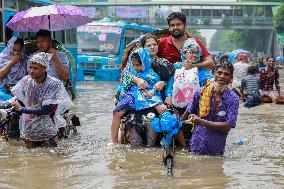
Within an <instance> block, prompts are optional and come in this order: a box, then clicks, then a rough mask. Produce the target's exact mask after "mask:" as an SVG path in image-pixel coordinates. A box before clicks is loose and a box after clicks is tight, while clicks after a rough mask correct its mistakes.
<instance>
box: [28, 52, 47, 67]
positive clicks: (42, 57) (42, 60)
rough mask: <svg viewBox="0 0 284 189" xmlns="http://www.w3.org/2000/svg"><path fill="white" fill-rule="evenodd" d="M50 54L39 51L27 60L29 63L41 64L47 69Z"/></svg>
mask: <svg viewBox="0 0 284 189" xmlns="http://www.w3.org/2000/svg"><path fill="white" fill-rule="evenodd" d="M51 57H52V55H51V54H50V53H45V52H39V53H36V54H34V55H32V57H31V58H30V60H29V64H30V63H36V64H41V65H43V66H45V67H46V69H48V67H49V61H50V60H51Z"/></svg>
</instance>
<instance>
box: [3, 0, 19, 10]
mask: <svg viewBox="0 0 284 189" xmlns="http://www.w3.org/2000/svg"><path fill="white" fill-rule="evenodd" d="M4 3H5V4H4V6H5V8H10V9H17V3H16V0H5V1H4Z"/></svg>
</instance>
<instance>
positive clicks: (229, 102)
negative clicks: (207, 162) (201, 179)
mask: <svg viewBox="0 0 284 189" xmlns="http://www.w3.org/2000/svg"><path fill="white" fill-rule="evenodd" d="M212 93H213V94H212V97H211V102H210V111H209V114H208V115H207V116H206V117H205V118H204V119H206V120H208V121H214V122H227V123H229V124H230V126H231V127H232V128H234V127H236V122H237V115H238V108H239V97H238V96H237V95H236V94H235V93H234V92H233V91H232V90H231V89H227V90H225V91H224V92H223V93H222V94H221V97H220V103H219V107H218V109H217V112H214V104H215V96H214V90H213V91H212ZM200 95H201V90H197V91H196V92H195V94H194V97H193V103H191V104H190V105H189V106H188V107H187V111H188V112H189V113H190V114H196V115H198V114H199V103H200V102H199V100H200ZM227 135H228V133H226V132H220V131H216V130H214V129H209V128H207V127H205V126H201V125H196V126H195V130H194V132H193V134H192V138H191V140H190V151H191V152H193V153H197V154H204V155H205V154H207V155H223V154H224V149H225V145H226V138H227Z"/></svg>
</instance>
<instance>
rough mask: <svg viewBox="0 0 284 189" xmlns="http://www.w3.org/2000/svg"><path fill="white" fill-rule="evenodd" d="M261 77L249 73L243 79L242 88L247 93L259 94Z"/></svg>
mask: <svg viewBox="0 0 284 189" xmlns="http://www.w3.org/2000/svg"><path fill="white" fill-rule="evenodd" d="M259 87H260V79H259V77H257V76H255V75H247V76H245V77H244V78H243V79H242V83H241V90H244V91H245V94H246V95H253V96H254V95H255V94H259Z"/></svg>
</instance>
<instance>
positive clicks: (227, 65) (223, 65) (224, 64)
mask: <svg viewBox="0 0 284 189" xmlns="http://www.w3.org/2000/svg"><path fill="white" fill-rule="evenodd" d="M219 68H224V69H227V70H229V71H230V73H231V74H232V75H233V72H234V66H233V65H232V64H230V63H229V62H220V63H218V64H216V65H215V67H214V68H213V73H215V72H216V71H217V70H218V69H219Z"/></svg>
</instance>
